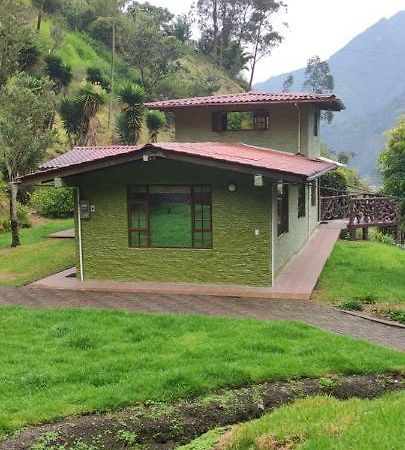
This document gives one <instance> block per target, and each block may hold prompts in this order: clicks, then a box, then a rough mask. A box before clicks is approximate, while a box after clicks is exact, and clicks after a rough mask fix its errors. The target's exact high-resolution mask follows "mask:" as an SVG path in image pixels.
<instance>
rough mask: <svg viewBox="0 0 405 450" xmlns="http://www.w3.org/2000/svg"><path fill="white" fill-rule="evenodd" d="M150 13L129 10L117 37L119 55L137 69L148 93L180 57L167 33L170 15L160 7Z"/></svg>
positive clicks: (176, 44)
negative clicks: (125, 21) (128, 23)
mask: <svg viewBox="0 0 405 450" xmlns="http://www.w3.org/2000/svg"><path fill="white" fill-rule="evenodd" d="M148 11H149V9H148ZM151 11H152V13H149V12H148V13H147V12H145V11H144V10H143V9H141V8H138V7H137V8H134V9H131V10H130V17H131V19H130V20H131V22H130V25H129V26H128V29H127V31H126V33H125V35H122V36H121V38H120V44H121V52H122V53H123V54H124V56H125V58H126V60H127V61H128V62H129V63H130V64H131V65H134V66H136V68H137V69H138V70H139V72H140V78H141V83H142V87H143V88H144V89H145V91H147V92H148V93H154V92H156V91H157V89H158V86H159V84H160V83H161V82H162V80H163V79H164V78H166V77H167V76H168V75H170V74H172V73H174V72H175V70H176V69H177V67H178V60H179V58H180V56H181V55H182V54H183V52H182V49H181V46H180V43H179V41H178V40H177V39H176V38H175V37H173V36H170V34H169V29H170V23H169V22H168V20H169V19H168V18H169V17H170V18H171V15H167V14H166V13H165V10H164V9H163V11H162V8H157V11H155V9H154V8H152V9H151Z"/></svg>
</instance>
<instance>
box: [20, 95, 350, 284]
mask: <svg viewBox="0 0 405 450" xmlns="http://www.w3.org/2000/svg"><path fill="white" fill-rule="evenodd" d="M147 106H148V107H149V108H150V109H160V110H163V111H165V112H167V113H168V114H171V115H172V116H173V118H174V121H175V129H176V137H175V142H165V143H163V142H162V143H156V144H147V145H145V146H139V147H135V146H134V147H127V146H126V147H122V146H111V147H79V148H74V149H73V150H72V151H70V152H68V153H66V154H64V155H62V156H59V157H57V158H55V159H53V160H52V161H49V162H48V163H46V164H44V165H43V166H41V167H40V169H39V170H38V171H37V172H35V173H33V174H30V175H28V176H26V177H25V180H24V182H25V183H31V182H36V183H38V182H44V183H49V182H55V184H59V185H60V184H63V185H67V186H72V187H74V188H75V191H76V197H77V200H76V216H75V226H76V243H77V273H78V274H79V277H80V279H81V280H119V281H153V282H186V283H207V284H221V285H223V284H232V285H251V286H271V285H273V284H274V282H275V279H276V278H277V276H278V275H279V274H280V272H281V271H282V269H283V267H284V266H285V265H286V263H287V262H288V261H289V260H290V259H291V257H292V256H293V255H295V254H296V253H297V252H298V251H300V249H302V248H303V247H304V246H305V244H306V243H307V241H308V240H309V239H310V237H311V235H312V233H313V232H314V230H315V229H316V227H317V226H318V221H319V214H318V178H319V176H321V175H322V174H324V173H325V172H327V171H328V170H330V169H332V168H333V167H334V164H333V162H331V161H328V160H325V159H323V158H321V157H320V141H319V126H320V113H321V111H322V110H334V111H339V110H341V109H342V108H344V106H343V104H342V103H341V101H340V100H339V99H337V98H336V97H335V96H333V95H320V94H269V93H266V94H262V93H253V92H249V93H242V94H228V95H221V96H211V97H198V98H190V99H181V100H169V101H161V102H154V103H149V104H148V105H147Z"/></svg>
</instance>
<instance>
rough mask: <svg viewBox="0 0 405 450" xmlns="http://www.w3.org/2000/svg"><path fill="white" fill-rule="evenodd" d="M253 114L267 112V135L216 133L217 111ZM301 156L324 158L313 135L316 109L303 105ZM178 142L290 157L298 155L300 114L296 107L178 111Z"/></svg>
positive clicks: (232, 132) (205, 108)
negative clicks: (240, 146) (238, 145)
mask: <svg viewBox="0 0 405 450" xmlns="http://www.w3.org/2000/svg"><path fill="white" fill-rule="evenodd" d="M235 109H237V110H239V111H243V110H246V111H252V110H254V109H256V110H263V109H267V111H268V112H269V117H270V119H269V120H270V126H269V129H268V130H266V131H256V130H252V131H223V132H214V131H212V123H211V115H212V113H213V112H214V111H218V110H221V111H231V110H235ZM300 111H301V113H300V114H301V126H300V130H301V136H300V141H301V153H302V154H303V155H305V156H310V157H317V156H319V154H320V140H319V137H316V136H314V135H313V118H314V111H315V110H314V107H313V106H312V105H301V106H300ZM174 114H175V124H176V138H175V140H176V141H177V142H204V141H206V142H210V141H215V142H217V141H218V142H243V143H245V144H251V145H257V146H262V147H268V148H273V149H275V150H281V151H286V152H290V153H297V152H298V110H297V108H296V107H295V106H293V105H272V106H271V107H267V108H263V107H259V106H258V107H252V106H250V107H238V108H236V107H234V108H229V107H228V108H220V109H219V108H217V107H198V108H184V109H181V108H180V109H177V110H176V111H175V112H174Z"/></svg>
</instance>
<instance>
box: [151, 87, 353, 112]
mask: <svg viewBox="0 0 405 450" xmlns="http://www.w3.org/2000/svg"><path fill="white" fill-rule="evenodd" d="M303 103H304V104H305V103H312V104H315V105H317V106H318V107H319V108H320V109H325V110H332V111H340V110H342V109H344V108H345V106H344V104H343V102H342V101H341V100H340V99H338V98H337V97H336V96H335V95H325V94H315V93H284V92H277V93H275V92H242V93H238V94H223V95H211V96H207V97H190V98H181V99H175V100H162V101H156V102H149V103H146V106H147V107H148V108H151V109H154V108H155V109H161V110H167V111H171V110H175V109H178V108H190V107H199V106H218V107H221V106H235V107H237V106H246V105H259V106H268V105H272V104H293V105H295V104H303Z"/></svg>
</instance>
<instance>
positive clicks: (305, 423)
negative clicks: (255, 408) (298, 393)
mask: <svg viewBox="0 0 405 450" xmlns="http://www.w3.org/2000/svg"><path fill="white" fill-rule="evenodd" d="M404 404H405V392H399V393H394V394H389V395H386V396H384V397H381V398H378V399H375V400H360V399H351V400H345V401H339V400H337V399H335V398H333V397H326V396H325V397H321V396H317V397H312V398H306V399H303V400H297V401H296V402H294V403H293V404H291V405H287V406H284V407H282V408H280V409H279V410H277V411H275V412H273V413H270V414H267V415H265V416H263V417H261V418H260V419H258V420H255V421H253V422H250V423H247V424H243V425H239V426H237V427H235V428H234V429H233V430H232V433H233V435H232V437H231V443H230V444H228V445H225V448H224V450H266V449H276V448H280V449H282V448H285V449H287V448H294V450H304V449H308V450H309V449H311V450H330V449H334V450H347V449H356V450H393V449H400V448H404V442H405V434H404V430H405V416H404V414H403V412H404ZM288 443H291V444H293V445H292V446H291V447H290V446H288ZM283 444H284V446H283ZM192 448H193V447H189V448H187V447H185V448H184V450H191V449H192ZM196 448H198V447H196ZM200 448H201V450H208V449H210V448H212V447H209V446H206V447H200Z"/></svg>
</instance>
